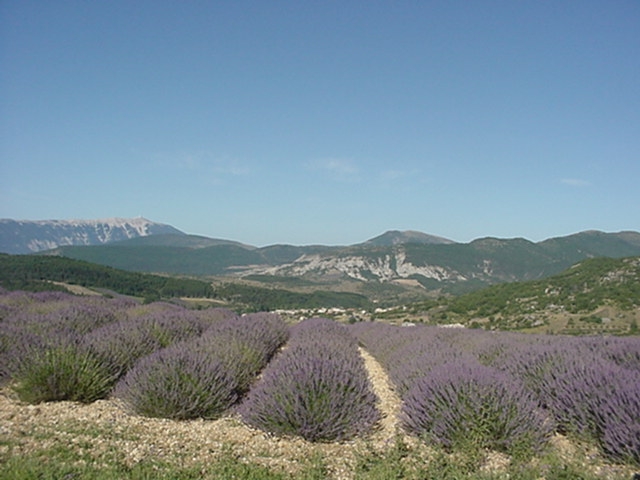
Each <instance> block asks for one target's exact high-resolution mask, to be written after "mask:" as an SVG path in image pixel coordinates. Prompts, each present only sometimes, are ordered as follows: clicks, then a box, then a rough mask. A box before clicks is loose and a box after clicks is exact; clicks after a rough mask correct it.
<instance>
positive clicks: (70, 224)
mask: <svg viewBox="0 0 640 480" xmlns="http://www.w3.org/2000/svg"><path fill="white" fill-rule="evenodd" d="M158 234H177V235H184V232H181V231H180V230H178V229H177V228H174V227H172V226H171V225H166V224H163V223H157V222H152V221H151V220H147V219H146V218H143V217H136V218H119V217H114V218H105V219H97V220H11V219H0V252H4V253H14V254H15V253H18V254H20V253H34V252H40V251H43V250H51V249H53V248H57V247H60V246H66V245H102V244H105V243H110V242H115V241H120V240H127V239H130V238H137V237H145V236H148V235H158Z"/></svg>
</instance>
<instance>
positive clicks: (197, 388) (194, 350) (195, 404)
mask: <svg viewBox="0 0 640 480" xmlns="http://www.w3.org/2000/svg"><path fill="white" fill-rule="evenodd" d="M287 333H288V332H287V328H286V326H285V324H284V322H283V321H282V319H281V318H280V317H279V316H277V315H273V314H255V315H250V316H245V317H241V318H238V317H234V318H228V319H226V320H223V321H220V322H218V323H215V324H213V325H212V326H211V327H210V328H209V329H208V330H207V331H206V332H205V333H204V334H203V335H202V336H201V337H198V338H195V339H193V340H190V341H184V342H181V343H178V344H174V345H173V346H171V347H169V348H166V349H163V350H158V351H157V352H155V353H153V354H151V355H149V356H146V357H144V358H142V359H141V360H140V361H139V362H138V363H137V364H136V365H135V366H134V367H133V368H132V369H131V370H130V371H129V372H128V373H127V374H126V376H125V377H124V378H123V379H122V380H121V381H120V382H119V383H118V385H117V387H116V390H115V395H116V396H117V397H119V398H121V399H122V400H123V401H124V402H125V404H127V405H128V406H129V408H130V409H131V410H133V411H135V412H137V413H139V414H141V415H145V416H150V417H164V418H174V419H188V418H197V417H201V418H215V417H217V416H219V415H220V414H222V413H223V412H224V411H225V410H227V409H228V408H229V407H230V406H231V405H232V404H233V403H234V402H236V400H237V399H238V398H239V397H240V396H241V395H243V394H244V393H245V392H246V391H247V390H248V388H249V385H250V384H251V383H252V382H254V381H255V378H256V376H257V375H258V373H259V372H260V371H261V370H262V369H263V368H264V366H265V365H266V363H267V361H268V360H269V359H270V358H271V356H272V355H273V353H274V352H275V351H276V350H277V349H278V347H279V346H280V345H281V344H282V343H283V342H284V341H285V339H286V337H287Z"/></svg>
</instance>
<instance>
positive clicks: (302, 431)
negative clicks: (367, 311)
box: [239, 319, 379, 441]
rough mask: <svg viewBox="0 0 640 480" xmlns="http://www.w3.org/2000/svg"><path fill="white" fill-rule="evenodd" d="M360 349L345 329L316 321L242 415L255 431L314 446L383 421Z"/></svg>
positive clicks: (295, 339)
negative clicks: (297, 438) (296, 438)
mask: <svg viewBox="0 0 640 480" xmlns="http://www.w3.org/2000/svg"><path fill="white" fill-rule="evenodd" d="M375 403H376V396H375V394H374V393H373V391H372V390H371V386H370V384H369V381H368V378H367V373H366V370H365V368H364V363H363V361H362V358H361V357H360V356H359V353H358V351H357V345H356V343H355V341H354V339H353V338H351V337H350V335H349V333H348V331H347V330H346V328H345V327H342V326H339V325H337V324H336V323H334V322H332V321H331V320H327V319H311V320H307V321H305V322H302V323H301V324H299V325H298V326H296V327H294V328H292V331H291V339H290V341H289V344H288V345H287V348H286V349H285V350H284V351H283V352H281V353H280V355H279V356H278V357H277V358H276V359H275V360H274V361H273V362H272V363H270V364H269V365H268V366H267V368H266V369H265V371H264V372H263V376H262V379H261V380H260V382H259V383H258V384H257V385H256V386H255V387H254V388H252V389H251V391H250V392H249V394H248V396H247V398H246V399H245V401H244V402H243V403H242V404H241V405H240V408H239V412H240V415H241V416H242V418H243V420H244V421H245V422H246V423H248V424H249V425H252V426H254V427H257V428H260V429H262V430H265V431H268V432H271V433H275V434H279V435H287V434H291V435H299V436H301V437H303V438H305V439H306V440H309V441H332V440H344V439H347V438H351V437H353V436H355V435H358V434H361V433H364V432H367V431H369V430H370V429H371V428H372V427H373V425H374V424H375V423H376V422H377V421H378V419H379V412H378V411H377V410H376V407H375Z"/></svg>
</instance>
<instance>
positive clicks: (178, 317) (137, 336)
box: [83, 305, 206, 378]
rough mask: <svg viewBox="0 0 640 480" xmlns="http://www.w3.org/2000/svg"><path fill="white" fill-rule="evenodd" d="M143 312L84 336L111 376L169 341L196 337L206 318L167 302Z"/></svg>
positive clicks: (85, 341) (89, 347)
mask: <svg viewBox="0 0 640 480" xmlns="http://www.w3.org/2000/svg"><path fill="white" fill-rule="evenodd" d="M154 308H155V310H154V311H152V312H149V313H148V314H146V315H135V316H133V317H132V318H128V319H125V320H121V321H119V322H116V323H110V324H108V325H105V326H104V327H101V328H98V329H96V330H93V331H91V332H90V333H88V334H87V335H85V336H84V340H83V342H84V344H85V345H86V348H88V349H89V350H91V351H92V352H94V353H95V355H96V356H97V357H98V358H100V359H101V360H102V361H103V362H105V363H107V364H108V365H110V368H111V370H112V372H113V374H114V376H115V377H116V378H117V377H121V376H122V375H124V374H125V373H126V372H127V371H128V370H129V369H131V368H132V367H133V365H134V364H135V363H136V361H138V360H139V359H140V358H142V357H144V356H146V355H149V354H151V353H153V352H155V351H156V350H159V349H162V348H165V347H167V346H169V345H171V344H172V343H175V342H179V341H183V340H187V339H190V338H196V337H198V336H199V335H200V334H201V333H202V331H203V329H204V328H205V326H206V322H203V321H202V320H201V319H199V318H197V317H196V316H193V315H192V314H191V313H190V312H189V311H188V310H185V309H182V308H177V307H174V306H172V305H169V306H168V308H167V309H166V310H163V309H162V308H158V306H157V305H156V306H155V307H154Z"/></svg>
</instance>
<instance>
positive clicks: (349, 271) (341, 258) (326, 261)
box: [245, 248, 466, 282]
mask: <svg viewBox="0 0 640 480" xmlns="http://www.w3.org/2000/svg"><path fill="white" fill-rule="evenodd" d="M245 273H261V274H267V275H279V276H293V277H302V276H305V275H308V274H313V275H318V276H325V275H330V274H332V273H341V274H344V275H346V276H348V277H350V278H353V279H356V280H362V281H368V280H378V281H381V282H385V281H391V280H397V279H402V278H410V277H413V276H416V275H419V276H422V277H425V278H432V279H434V280H438V281H444V280H453V281H457V280H466V278H465V277H464V275H462V274H460V273H459V272H457V271H455V270H454V269H451V268H446V267H441V266H438V265H414V264H413V263H411V262H410V261H408V260H407V258H406V253H405V251H404V249H403V248H395V249H394V252H393V253H391V254H384V255H380V256H371V255H321V254H312V255H302V256H301V257H300V258H298V259H297V260H296V261H294V262H292V263H289V264H286V265H279V266H275V267H267V268H257V269H252V270H251V271H249V272H245Z"/></svg>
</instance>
